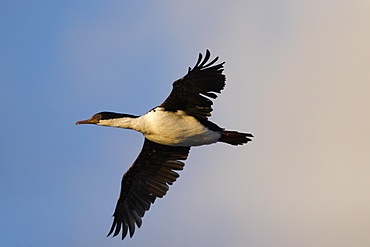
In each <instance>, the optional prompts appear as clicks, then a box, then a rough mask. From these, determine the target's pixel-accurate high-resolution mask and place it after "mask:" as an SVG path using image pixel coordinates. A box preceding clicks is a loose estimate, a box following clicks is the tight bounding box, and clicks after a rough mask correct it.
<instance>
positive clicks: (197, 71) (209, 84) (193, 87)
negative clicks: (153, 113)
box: [160, 50, 225, 118]
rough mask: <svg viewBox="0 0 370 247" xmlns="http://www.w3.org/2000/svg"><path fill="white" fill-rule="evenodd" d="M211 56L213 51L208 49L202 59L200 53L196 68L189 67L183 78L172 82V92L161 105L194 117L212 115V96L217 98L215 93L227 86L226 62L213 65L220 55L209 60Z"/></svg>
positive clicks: (168, 109)
mask: <svg viewBox="0 0 370 247" xmlns="http://www.w3.org/2000/svg"><path fill="white" fill-rule="evenodd" d="M210 56H211V53H210V52H209V50H207V51H206V55H205V57H204V59H203V60H202V57H203V56H202V54H201V53H199V58H198V61H197V63H196V64H195V66H194V68H193V69H191V68H189V71H188V73H187V74H186V75H185V76H184V77H183V78H181V79H179V80H177V81H175V82H174V83H173V84H172V86H173V88H172V91H171V94H170V95H169V96H168V97H167V99H166V100H165V101H164V102H163V103H162V105H160V106H161V107H163V108H164V109H165V110H166V111H177V110H183V111H185V112H186V113H188V114H189V115H192V116H194V117H200V118H207V117H209V116H211V112H212V107H211V106H212V104H213V102H212V101H211V100H210V98H212V99H215V98H217V95H216V94H215V93H221V90H222V89H223V88H224V87H225V75H223V74H222V71H223V65H224V62H223V63H220V64H217V65H214V66H212V65H213V64H214V63H216V61H217V60H218V57H216V58H215V59H213V60H212V61H211V62H208V60H209V58H210ZM207 62H208V63H207ZM205 96H207V97H205Z"/></svg>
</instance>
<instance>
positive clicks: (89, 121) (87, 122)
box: [76, 119, 95, 124]
mask: <svg viewBox="0 0 370 247" xmlns="http://www.w3.org/2000/svg"><path fill="white" fill-rule="evenodd" d="M76 124H95V123H94V122H93V121H91V119H88V120H83V121H78V122H76Z"/></svg>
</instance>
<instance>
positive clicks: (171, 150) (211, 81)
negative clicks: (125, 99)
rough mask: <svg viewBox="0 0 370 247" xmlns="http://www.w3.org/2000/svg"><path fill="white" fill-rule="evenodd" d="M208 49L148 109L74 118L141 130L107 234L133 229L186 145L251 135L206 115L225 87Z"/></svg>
mask: <svg viewBox="0 0 370 247" xmlns="http://www.w3.org/2000/svg"><path fill="white" fill-rule="evenodd" d="M210 57H211V53H210V51H209V50H208V49H207V50H206V52H205V55H204V58H203V55H202V53H199V56H198V60H197V62H196V64H195V66H194V67H193V68H190V67H189V69H188V72H187V74H186V75H185V76H183V77H182V78H181V79H178V80H176V81H175V82H173V84H172V91H171V93H170V94H169V96H168V97H167V99H166V100H165V101H164V102H163V103H162V104H161V105H159V106H157V107H155V108H153V109H151V110H150V111H148V112H147V113H146V114H144V115H141V116H135V115H131V114H123V113H115V112H106V111H105V112H99V113H97V114H94V115H93V116H92V117H91V118H90V119H88V120H83V121H78V122H76V124H78V125H80V124H95V125H101V126H109V127H118V128H124V129H133V130H136V131H138V132H141V133H142V134H143V135H144V145H143V147H142V150H141V152H140V153H139V156H138V157H137V158H136V160H135V161H134V163H133V165H132V166H131V167H130V168H129V169H128V170H127V172H125V173H124V175H123V177H122V180H121V191H120V195H119V198H118V201H117V204H116V208H115V210H114V213H113V216H112V217H113V223H112V226H111V228H110V230H109V233H108V235H107V236H110V235H112V234H113V235H112V236H113V237H115V236H117V235H118V234H119V233H120V231H122V240H123V239H124V238H125V237H126V236H127V234H128V232H129V235H130V238H132V236H133V235H134V232H135V228H136V226H137V227H138V228H140V227H141V225H142V218H143V217H144V214H145V212H146V211H148V210H149V208H150V206H151V205H152V204H153V203H154V202H155V200H156V199H157V198H162V197H163V196H164V195H166V193H167V191H168V190H169V185H172V184H173V183H174V182H175V181H176V180H177V178H178V177H179V174H178V172H177V171H181V170H183V168H184V165H185V164H184V162H183V161H184V160H186V159H187V157H188V155H189V151H190V148H191V147H193V146H201V145H207V144H212V143H216V142H223V143H227V144H231V145H235V146H237V145H243V144H245V143H248V142H249V141H251V140H252V137H253V135H252V134H250V133H241V132H238V131H229V130H225V129H224V128H221V127H219V126H218V125H217V124H215V123H213V122H211V121H210V120H208V117H210V116H211V112H212V111H213V109H212V105H213V102H212V99H216V98H217V97H218V95H217V93H221V90H223V89H224V87H225V83H226V82H225V81H226V77H225V75H224V74H223V70H224V67H223V66H224V63H225V62H222V63H219V64H216V65H215V63H216V62H217V61H218V57H215V58H214V59H213V60H211V61H210Z"/></svg>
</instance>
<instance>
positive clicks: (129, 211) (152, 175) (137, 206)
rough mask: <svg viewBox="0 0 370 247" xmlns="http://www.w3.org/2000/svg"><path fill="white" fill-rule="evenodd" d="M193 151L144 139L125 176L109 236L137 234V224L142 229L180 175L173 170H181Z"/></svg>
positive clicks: (188, 148)
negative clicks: (146, 217)
mask: <svg viewBox="0 0 370 247" xmlns="http://www.w3.org/2000/svg"><path fill="white" fill-rule="evenodd" d="M189 150H190V147H173V146H166V145H161V144H158V143H155V142H152V141H149V140H148V139H145V142H144V146H143V149H142V150H141V152H140V154H139V156H138V157H137V159H136V160H135V162H134V164H133V165H132V166H131V167H130V169H129V170H128V171H127V172H126V173H125V174H124V175H123V178H122V182H121V194H120V197H119V199H118V202H117V206H116V209H115V211H114V214H113V217H114V220H113V224H112V227H111V229H110V231H109V233H108V236H109V235H111V234H112V233H113V237H114V236H116V235H118V234H119V232H120V231H121V229H122V239H124V238H125V237H126V235H127V232H128V230H129V231H130V237H132V235H133V234H134V232H135V224H136V225H137V226H138V227H139V228H140V226H141V223H142V220H141V218H142V217H143V216H144V214H145V211H148V210H149V208H150V205H151V204H153V203H154V201H155V199H156V198H157V197H163V196H164V195H165V194H166V192H167V191H168V189H169V187H168V185H171V184H172V183H173V182H175V181H176V179H177V178H178V177H179V175H178V174H177V173H176V172H175V171H174V170H182V169H183V167H184V163H183V162H181V161H178V160H185V159H186V158H187V157H188V153H189Z"/></svg>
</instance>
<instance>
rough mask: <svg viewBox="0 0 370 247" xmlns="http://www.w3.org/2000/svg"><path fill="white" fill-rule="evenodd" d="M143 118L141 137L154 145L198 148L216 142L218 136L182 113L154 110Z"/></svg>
mask: <svg viewBox="0 0 370 247" xmlns="http://www.w3.org/2000/svg"><path fill="white" fill-rule="evenodd" d="M141 118H143V122H144V123H145V124H144V126H145V127H144V126H143V127H144V129H143V131H141V132H142V133H143V135H144V136H145V137H146V138H147V139H149V140H151V141H153V142H156V143H160V144H164V145H170V146H199V145H205V144H211V143H215V142H217V141H218V139H219V138H220V136H221V135H220V134H219V133H217V132H214V131H211V130H209V129H208V128H206V127H205V126H203V125H202V124H201V123H199V122H198V121H197V120H196V119H195V118H194V117H192V116H189V115H186V113H185V112H183V111H177V112H166V111H162V110H161V108H156V109H154V110H152V111H150V112H148V113H147V114H145V115H143V116H141Z"/></svg>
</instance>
